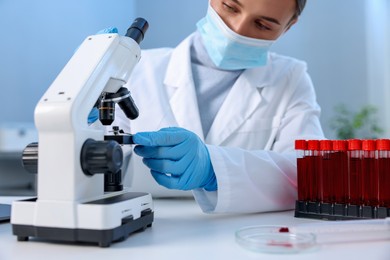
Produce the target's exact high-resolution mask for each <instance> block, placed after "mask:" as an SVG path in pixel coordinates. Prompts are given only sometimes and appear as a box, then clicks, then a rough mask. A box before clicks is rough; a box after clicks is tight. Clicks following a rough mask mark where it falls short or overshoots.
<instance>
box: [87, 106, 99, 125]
mask: <svg viewBox="0 0 390 260" xmlns="http://www.w3.org/2000/svg"><path fill="white" fill-rule="evenodd" d="M98 119H99V109H97V108H96V107H94V108H92V110H91V112H89V115H88V124H92V123H94V122H95V121H96V120H98Z"/></svg>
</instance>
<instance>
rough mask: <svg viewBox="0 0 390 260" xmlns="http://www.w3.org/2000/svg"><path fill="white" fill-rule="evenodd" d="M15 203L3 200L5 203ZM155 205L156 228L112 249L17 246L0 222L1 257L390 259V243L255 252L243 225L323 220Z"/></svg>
mask: <svg viewBox="0 0 390 260" xmlns="http://www.w3.org/2000/svg"><path fill="white" fill-rule="evenodd" d="M12 199H14V198H7V197H0V203H7V202H10V201H12ZM154 206H155V220H154V222H153V226H152V227H151V228H148V229H146V230H145V231H144V232H139V233H134V234H132V235H130V237H128V238H127V239H126V240H125V241H123V242H118V243H113V244H112V245H111V247H109V248H100V247H98V246H97V245H90V244H88V245H85V244H69V243H55V242H46V241H37V240H36V239H30V241H28V242H18V241H17V240H16V237H15V236H13V235H12V227H11V224H10V223H3V224H0V259H1V260H8V259H29V260H32V259H39V260H42V259H55V260H61V259H96V260H97V259H104V260H114V259H115V260H116V259H300V260H305V259H310V260H313V259H315V260H321V259H324V260H325V259H326V260H336V259H343V260H349V259H353V260H358V259H364V260H382V259H383V260H389V259H390V241H377V242H365V243H349V244H346V243H344V244H336V245H322V246H320V247H319V248H318V249H316V250H312V251H309V252H304V253H299V254H288V255H283V254H262V253H253V252H250V251H248V250H246V249H244V248H242V247H240V246H239V245H238V244H237V243H236V242H235V237H234V233H235V231H236V230H238V229H240V228H242V227H244V226H252V225H293V224H298V223H305V222H314V221H319V220H310V219H301V218H294V212H293V211H285V212H276V213H263V214H246V215H209V214H204V213H202V212H201V210H200V208H199V207H198V206H197V205H196V203H195V201H193V200H190V199H164V200H155V201H154Z"/></svg>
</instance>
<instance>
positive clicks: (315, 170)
mask: <svg viewBox="0 0 390 260" xmlns="http://www.w3.org/2000/svg"><path fill="white" fill-rule="evenodd" d="M307 150H308V155H307V156H306V157H305V158H306V159H307V184H308V185H307V186H308V189H309V200H310V201H318V200H319V198H318V193H319V192H318V189H319V187H318V175H319V171H320V169H321V156H320V141H319V140H308V141H307Z"/></svg>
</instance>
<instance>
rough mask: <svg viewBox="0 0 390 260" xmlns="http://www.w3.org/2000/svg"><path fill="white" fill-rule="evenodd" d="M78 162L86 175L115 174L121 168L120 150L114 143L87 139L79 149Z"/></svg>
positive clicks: (121, 154)
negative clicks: (79, 156)
mask: <svg viewBox="0 0 390 260" xmlns="http://www.w3.org/2000/svg"><path fill="white" fill-rule="evenodd" d="M80 161H81V168H82V169H83V172H84V173H85V174H86V175H94V174H97V173H102V174H108V173H117V172H118V171H119V170H120V169H121V167H122V161H123V152H122V148H121V146H120V145H119V144H118V143H117V142H115V141H95V140H92V139H88V140H86V141H85V143H84V144H83V147H82V149H81V158H80Z"/></svg>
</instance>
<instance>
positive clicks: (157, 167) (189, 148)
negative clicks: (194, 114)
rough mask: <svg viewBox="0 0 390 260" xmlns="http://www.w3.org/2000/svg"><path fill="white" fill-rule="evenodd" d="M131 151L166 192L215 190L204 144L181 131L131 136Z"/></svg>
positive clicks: (196, 137) (193, 135) (215, 181)
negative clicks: (166, 189)
mask: <svg viewBox="0 0 390 260" xmlns="http://www.w3.org/2000/svg"><path fill="white" fill-rule="evenodd" d="M133 141H134V143H136V144H138V145H137V146H136V147H135V148H134V152H135V153H136V154H138V155H139V156H142V157H144V158H143V162H144V164H145V165H146V166H147V167H149V168H150V169H151V174H152V176H153V178H154V179H155V180H156V181H157V182H158V183H159V184H160V185H162V186H165V187H167V188H169V189H179V190H192V189H197V188H204V189H206V190H207V191H215V190H217V179H216V177H215V173H214V169H213V166H212V164H211V160H210V155H209V152H208V150H207V147H206V145H205V144H204V143H203V142H202V141H201V140H200V139H199V137H198V136H197V135H196V134H194V133H193V132H190V131H188V130H186V129H183V128H178V127H169V128H163V129H161V130H160V131H157V132H140V133H137V134H135V135H134V136H133Z"/></svg>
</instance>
